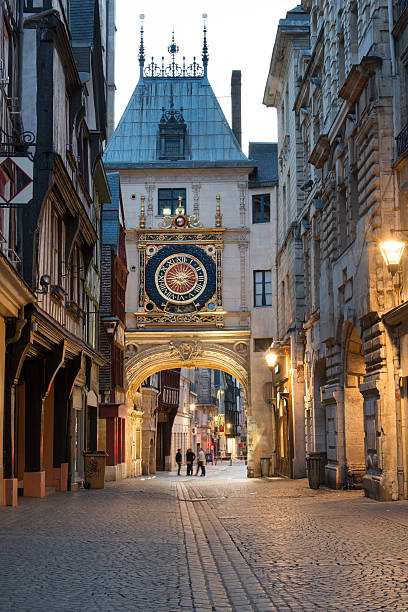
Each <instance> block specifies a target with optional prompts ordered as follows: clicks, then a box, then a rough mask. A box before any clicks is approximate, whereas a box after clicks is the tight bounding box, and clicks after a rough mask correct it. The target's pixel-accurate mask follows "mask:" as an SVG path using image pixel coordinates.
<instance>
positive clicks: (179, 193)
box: [159, 189, 186, 215]
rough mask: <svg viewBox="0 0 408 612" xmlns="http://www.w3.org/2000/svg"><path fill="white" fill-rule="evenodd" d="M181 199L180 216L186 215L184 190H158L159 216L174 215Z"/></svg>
mask: <svg viewBox="0 0 408 612" xmlns="http://www.w3.org/2000/svg"><path fill="white" fill-rule="evenodd" d="M179 198H181V207H182V209H183V211H182V214H183V215H184V214H185V213H186V190H185V189H159V215H175V214H176V209H177V208H178V206H179Z"/></svg>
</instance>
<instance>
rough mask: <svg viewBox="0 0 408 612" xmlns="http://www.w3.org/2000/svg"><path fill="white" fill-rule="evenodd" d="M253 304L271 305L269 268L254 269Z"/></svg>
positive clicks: (270, 275)
mask: <svg viewBox="0 0 408 612" xmlns="http://www.w3.org/2000/svg"><path fill="white" fill-rule="evenodd" d="M254 289H255V293H254V306H272V274H271V271H270V270H254Z"/></svg>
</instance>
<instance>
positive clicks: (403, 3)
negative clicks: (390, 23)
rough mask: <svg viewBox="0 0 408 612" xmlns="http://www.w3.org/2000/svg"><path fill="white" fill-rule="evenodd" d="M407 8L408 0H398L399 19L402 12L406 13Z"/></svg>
mask: <svg viewBox="0 0 408 612" xmlns="http://www.w3.org/2000/svg"><path fill="white" fill-rule="evenodd" d="M406 8H408V0H398V2H397V21H398V19H399V18H400V17H402V14H403V13H404V11H405V9H406Z"/></svg>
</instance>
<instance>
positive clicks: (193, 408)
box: [190, 404, 196, 412]
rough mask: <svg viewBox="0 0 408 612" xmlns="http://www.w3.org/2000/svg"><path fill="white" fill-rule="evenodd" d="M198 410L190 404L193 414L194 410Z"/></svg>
mask: <svg viewBox="0 0 408 612" xmlns="http://www.w3.org/2000/svg"><path fill="white" fill-rule="evenodd" d="M195 409H196V407H195V404H190V410H191V412H194V410H195Z"/></svg>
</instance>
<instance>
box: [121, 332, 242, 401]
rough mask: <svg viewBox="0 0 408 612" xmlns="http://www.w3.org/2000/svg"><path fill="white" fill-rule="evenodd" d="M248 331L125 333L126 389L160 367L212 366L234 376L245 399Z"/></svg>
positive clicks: (164, 368) (140, 381)
mask: <svg viewBox="0 0 408 612" xmlns="http://www.w3.org/2000/svg"><path fill="white" fill-rule="evenodd" d="M249 336H250V332H247V331H243V332H235V331H234V332H229V331H223V332H213V331H202V332H201V331H200V332H195V333H193V334H192V333H191V332H190V333H189V332H187V331H186V332H172V333H171V334H170V333H168V332H167V333H161V332H157V331H153V332H142V331H141V332H139V331H138V332H127V333H126V347H127V350H126V357H127V359H126V376H127V383H128V388H129V389H134V388H135V387H136V388H137V387H139V386H140V385H141V383H142V382H143V380H145V378H147V377H148V376H151V375H152V374H155V373H156V372H159V371H160V370H167V369H171V368H196V367H197V368H215V369H219V370H224V371H225V372H228V373H229V374H231V375H232V376H235V378H236V379H237V380H239V382H240V383H241V385H242V387H243V389H244V391H245V396H246V400H247V402H248V401H249V391H250V389H249Z"/></svg>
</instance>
